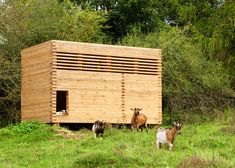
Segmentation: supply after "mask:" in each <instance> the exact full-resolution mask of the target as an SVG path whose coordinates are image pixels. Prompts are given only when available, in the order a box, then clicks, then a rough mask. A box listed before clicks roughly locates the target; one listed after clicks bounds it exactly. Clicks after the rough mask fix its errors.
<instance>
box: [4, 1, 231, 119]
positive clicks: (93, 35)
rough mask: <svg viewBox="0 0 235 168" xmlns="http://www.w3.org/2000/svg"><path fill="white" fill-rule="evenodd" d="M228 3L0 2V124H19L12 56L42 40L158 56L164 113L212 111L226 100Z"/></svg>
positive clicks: (17, 62)
mask: <svg viewBox="0 0 235 168" xmlns="http://www.w3.org/2000/svg"><path fill="white" fill-rule="evenodd" d="M234 16H235V3H234V1H232V0H197V1H190V0H167V1H165V0H148V1H144V0H109V1H107V0H71V1H70V0H17V1H15V0H4V1H0V65H1V68H0V106H1V107H2V108H1V109H0V119H1V120H0V122H1V123H0V124H3V122H4V123H5V124H7V123H12V122H16V121H19V117H20V115H19V111H20V50H21V49H23V48H26V47H29V46H32V45H35V44H38V43H41V42H44V41H47V40H51V39H58V40H71V41H83V42H96V43H113V44H116V43H117V42H118V41H119V42H120V43H121V44H125V45H131V46H140V47H151V48H161V49H163V95H164V101H165V100H166V107H167V109H168V111H185V112H187V111H195V110H196V111H204V112H209V111H212V109H213V108H218V107H224V106H225V105H227V104H228V103H229V101H228V100H229V99H226V98H228V97H230V98H233V99H234V93H233V92H232V91H231V88H232V89H233V90H234V89H235V17H234Z"/></svg>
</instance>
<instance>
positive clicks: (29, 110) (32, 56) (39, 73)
mask: <svg viewBox="0 0 235 168" xmlns="http://www.w3.org/2000/svg"><path fill="white" fill-rule="evenodd" d="M51 69H52V68H51V42H46V43H42V44H39V45H36V46H33V47H30V48H27V49H24V50H22V52H21V118H22V120H38V121H41V122H45V123H49V122H50V121H51V85H50V83H51Z"/></svg>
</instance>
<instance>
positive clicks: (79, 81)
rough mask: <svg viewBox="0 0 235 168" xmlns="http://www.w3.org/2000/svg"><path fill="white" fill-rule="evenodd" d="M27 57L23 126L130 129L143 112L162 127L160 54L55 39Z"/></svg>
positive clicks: (24, 58) (23, 72)
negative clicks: (105, 125) (27, 122)
mask: <svg viewBox="0 0 235 168" xmlns="http://www.w3.org/2000/svg"><path fill="white" fill-rule="evenodd" d="M21 55H22V57H21V118H22V120H23V121H24V120H38V121H40V122H43V123H93V122H94V121H95V120H97V119H101V120H105V121H107V122H110V123H127V124H128V123H130V122H131V117H132V114H133V111H131V110H130V109H131V108H134V107H139V108H142V109H143V110H142V113H144V114H145V115H146V116H147V117H148V122H147V123H148V124H160V123H161V122H162V61H161V50H160V49H150V48H137V47H125V46H114V45H102V44H91V43H80V42H69V41H58V40H51V41H48V42H45V43H42V44H38V45H35V46H32V47H29V48H26V49H23V50H22V52H21Z"/></svg>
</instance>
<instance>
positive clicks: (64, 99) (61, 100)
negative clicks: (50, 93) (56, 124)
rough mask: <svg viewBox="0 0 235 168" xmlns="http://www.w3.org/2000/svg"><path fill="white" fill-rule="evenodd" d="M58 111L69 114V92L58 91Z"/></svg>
mask: <svg viewBox="0 0 235 168" xmlns="http://www.w3.org/2000/svg"><path fill="white" fill-rule="evenodd" d="M56 111H57V112H58V111H64V112H68V91H56Z"/></svg>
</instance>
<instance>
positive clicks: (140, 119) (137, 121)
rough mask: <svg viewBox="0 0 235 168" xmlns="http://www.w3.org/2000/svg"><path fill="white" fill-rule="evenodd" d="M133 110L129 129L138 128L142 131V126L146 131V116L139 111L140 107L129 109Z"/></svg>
mask: <svg viewBox="0 0 235 168" xmlns="http://www.w3.org/2000/svg"><path fill="white" fill-rule="evenodd" d="M131 110H132V111H134V114H133V116H132V119H131V129H132V130H133V128H136V129H137V131H139V128H140V129H141V131H143V127H145V129H146V132H148V127H147V117H146V116H145V115H144V114H140V111H141V110H142V109H140V108H134V109H131Z"/></svg>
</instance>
